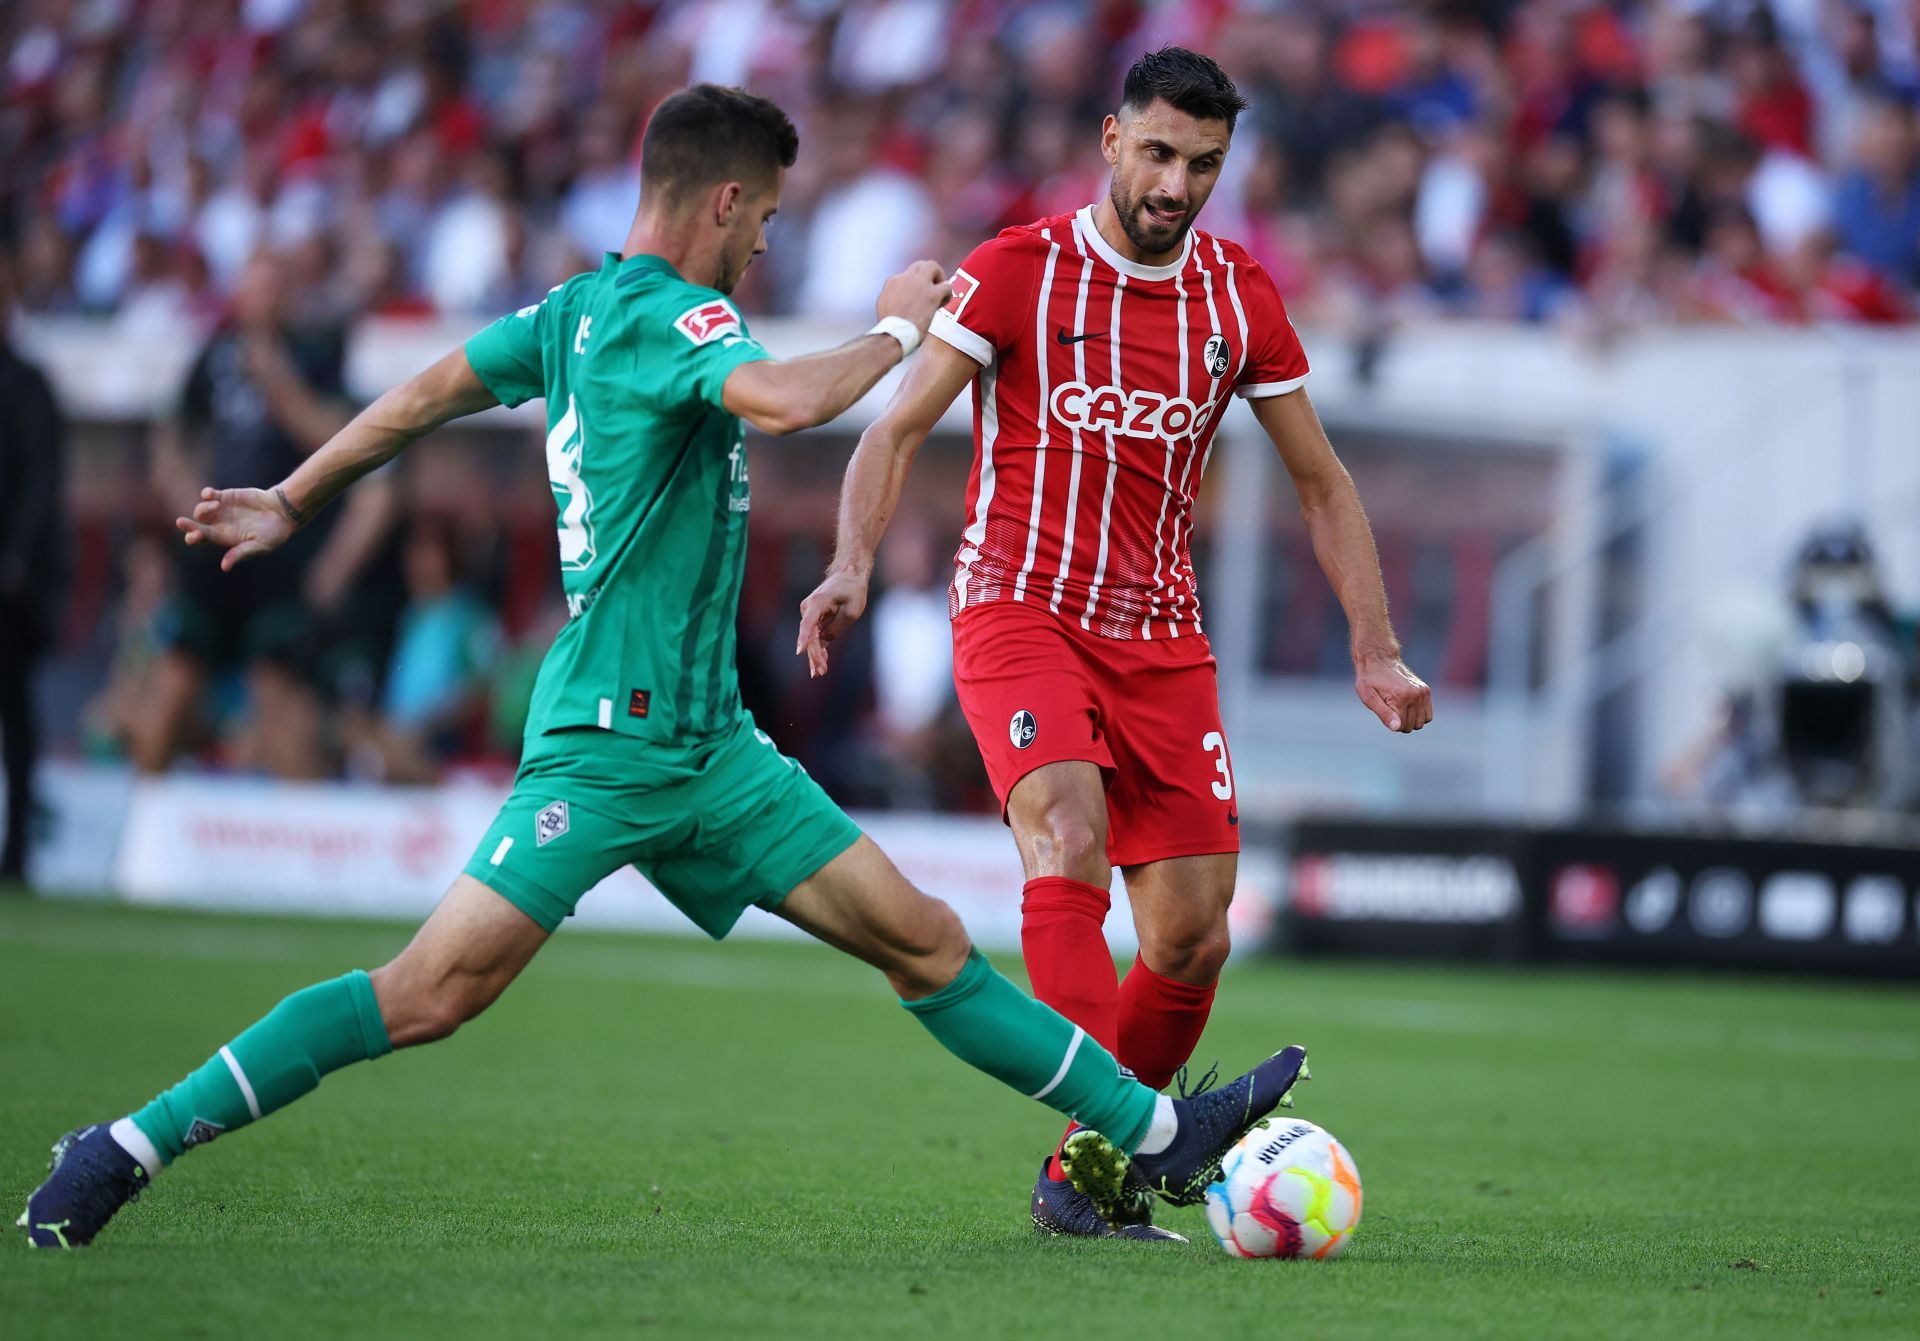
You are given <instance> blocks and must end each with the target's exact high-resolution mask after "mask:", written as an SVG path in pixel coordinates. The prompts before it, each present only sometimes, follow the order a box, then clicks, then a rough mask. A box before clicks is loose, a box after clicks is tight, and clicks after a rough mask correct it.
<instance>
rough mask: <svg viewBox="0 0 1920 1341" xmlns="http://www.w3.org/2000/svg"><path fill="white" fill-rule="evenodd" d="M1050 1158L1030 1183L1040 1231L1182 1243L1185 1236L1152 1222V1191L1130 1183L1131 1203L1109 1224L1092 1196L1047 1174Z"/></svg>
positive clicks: (1079, 1235)
mask: <svg viewBox="0 0 1920 1341" xmlns="http://www.w3.org/2000/svg"><path fill="white" fill-rule="evenodd" d="M1052 1162H1053V1161H1052V1160H1051V1159H1045V1160H1042V1161H1041V1162H1040V1177H1039V1178H1038V1179H1036V1180H1035V1181H1034V1184H1033V1223H1034V1224H1035V1225H1036V1226H1038V1227H1039V1228H1040V1230H1041V1232H1043V1233H1047V1234H1067V1235H1072V1236H1074V1237H1077V1238H1093V1239H1116V1238H1118V1239H1138V1240H1139V1241H1141V1242H1143V1243H1185V1242H1186V1241H1187V1238H1186V1235H1184V1234H1176V1233H1174V1232H1173V1231H1172V1230H1171V1229H1162V1228H1161V1227H1160V1226H1159V1225H1156V1224H1155V1223H1153V1194H1152V1193H1151V1192H1149V1191H1147V1189H1146V1186H1145V1185H1144V1184H1135V1185H1134V1186H1133V1193H1134V1196H1133V1202H1132V1204H1131V1205H1129V1206H1128V1207H1127V1208H1126V1210H1125V1212H1124V1218H1123V1222H1121V1223H1115V1224H1108V1223H1107V1222H1106V1221H1105V1220H1103V1219H1101V1217H1100V1212H1099V1211H1096V1210H1095V1209H1094V1208H1093V1199H1092V1198H1091V1197H1089V1196H1088V1195H1087V1194H1086V1193H1084V1192H1082V1191H1080V1189H1078V1188H1077V1187H1075V1186H1074V1185H1073V1184H1072V1183H1070V1182H1068V1181H1067V1180H1066V1179H1064V1178H1058V1179H1056V1178H1049V1177H1047V1165H1048V1164H1051V1163H1052Z"/></svg>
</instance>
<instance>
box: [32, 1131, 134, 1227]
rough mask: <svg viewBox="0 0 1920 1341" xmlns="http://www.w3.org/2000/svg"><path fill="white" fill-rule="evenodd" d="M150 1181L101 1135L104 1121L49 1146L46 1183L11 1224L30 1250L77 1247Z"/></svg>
mask: <svg viewBox="0 0 1920 1341" xmlns="http://www.w3.org/2000/svg"><path fill="white" fill-rule="evenodd" d="M151 1177H152V1175H151V1174H150V1173H149V1172H148V1171H147V1170H146V1169H144V1168H142V1167H141V1165H140V1161H138V1160H136V1159H135V1158H134V1157H133V1156H132V1155H129V1154H128V1153H127V1152H126V1151H124V1150H122V1149H121V1148H120V1143H119V1142H117V1141H115V1140H114V1139H113V1137H111V1136H110V1135H108V1134H107V1124H106V1123H104V1122H98V1123H95V1124H94V1125H93V1126H91V1127H82V1128H80V1129H79V1130H78V1131H70V1132H68V1133H67V1134H66V1135H65V1136H62V1137H61V1138H60V1139H59V1140H57V1141H55V1142H54V1143H53V1162H52V1163H51V1164H49V1165H48V1166H47V1181H46V1182H44V1183H42V1184H40V1186H39V1187H38V1188H36V1189H35V1190H34V1194H33V1195H32V1196H31V1197H28V1198H27V1209H26V1210H24V1211H22V1212H21V1213H20V1218H19V1219H18V1220H16V1221H14V1223H15V1224H16V1225H18V1226H21V1227H23V1228H25V1229H26V1231H27V1242H28V1243H30V1244H32V1245H33V1246H34V1247H36V1248H78V1247H80V1246H81V1245H82V1244H86V1243H91V1242H93V1237H94V1235H96V1234H98V1233H99V1232H100V1231H101V1230H103V1229H105V1228H106V1227H107V1221H109V1220H111V1219H113V1215H114V1212H115V1211H118V1210H119V1209H120V1208H121V1207H122V1206H124V1205H126V1204H127V1203H128V1202H129V1201H132V1200H133V1199H134V1198H135V1197H137V1196H139V1195H140V1193H141V1190H142V1189H144V1188H145V1187H146V1185H147V1183H148V1182H149V1181H150V1180H151Z"/></svg>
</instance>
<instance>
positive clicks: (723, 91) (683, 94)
mask: <svg viewBox="0 0 1920 1341" xmlns="http://www.w3.org/2000/svg"><path fill="white" fill-rule="evenodd" d="M799 153H800V132H798V131H796V130H795V129H794V128H793V122H791V121H789V120H788V119H787V114H786V113H785V112H783V111H781V110H780V109H779V107H777V106H776V105H775V104H774V103H773V101H772V99H770V98H763V97H761V96H760V95H759V94H757V93H749V92H747V90H745V89H743V88H722V87H721V86H720V85H718V84H695V85H694V86H693V87H692V88H686V89H682V90H680V92H678V93H676V94H674V95H673V96H672V97H670V98H668V99H667V100H666V101H665V102H663V103H661V104H660V105H659V106H658V107H656V108H655V109H654V112H653V116H652V118H651V119H650V120H648V122H647V133H646V135H645V136H644V137H643V138H642V139H641V141H640V186H641V190H642V191H644V192H648V193H652V192H656V191H658V192H664V193H666V194H668V195H679V194H682V193H684V192H687V191H690V190H697V189H698V188H700V187H703V186H713V185H716V184H717V183H720V182H743V183H753V184H758V183H760V182H764V181H767V180H768V179H770V178H771V177H772V176H773V175H774V173H775V172H777V171H779V170H780V169H781V168H790V167H792V166H793V160H794V159H795V158H796V157H797V156H798V155H799Z"/></svg>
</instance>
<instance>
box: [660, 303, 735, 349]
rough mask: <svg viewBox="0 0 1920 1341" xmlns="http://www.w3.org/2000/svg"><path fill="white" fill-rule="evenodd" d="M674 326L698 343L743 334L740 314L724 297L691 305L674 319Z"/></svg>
mask: <svg viewBox="0 0 1920 1341" xmlns="http://www.w3.org/2000/svg"><path fill="white" fill-rule="evenodd" d="M673 328H674V329H675V330H676V331H679V332H680V334H682V335H684V336H686V337H687V339H689V340H691V341H692V342H693V343H694V344H696V345H706V344H712V343H713V342H714V341H715V340H719V339H723V338H725V337H726V336H729V335H742V334H743V333H744V332H742V331H741V329H740V314H739V313H738V312H736V311H734V310H733V305H732V304H731V303H728V302H726V301H725V300H724V299H720V298H715V299H713V300H712V301H710V302H705V303H702V304H700V305H699V306H698V307H690V308H688V309H687V310H686V311H684V312H682V313H681V314H680V315H679V316H677V317H675V318H674V319H673Z"/></svg>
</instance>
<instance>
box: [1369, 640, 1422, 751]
mask: <svg viewBox="0 0 1920 1341" xmlns="http://www.w3.org/2000/svg"><path fill="white" fill-rule="evenodd" d="M1353 687H1354V690H1355V692H1357V693H1358V694H1359V695H1360V701H1361V702H1362V703H1364V704H1366V705H1367V706H1368V707H1369V708H1371V709H1373V715H1374V716H1375V717H1378V718H1379V719H1380V723H1381V725H1382V726H1384V727H1386V728H1387V730H1389V731H1399V732H1401V733H1402V734H1404V733H1406V732H1408V731H1418V730H1419V729H1420V728H1421V727H1423V726H1425V725H1426V724H1427V723H1428V722H1431V721H1432V720H1433V691H1432V690H1431V689H1429V688H1427V682H1426V681H1425V680H1422V679H1421V678H1420V677H1419V676H1418V675H1415V674H1414V673H1413V672H1412V671H1410V670H1408V669H1407V663H1406V662H1404V661H1402V660H1400V658H1399V657H1393V658H1390V659H1387V660H1382V661H1369V662H1364V663H1362V664H1361V665H1360V667H1359V668H1358V669H1357V670H1356V671H1355V672H1354V676H1353Z"/></svg>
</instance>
